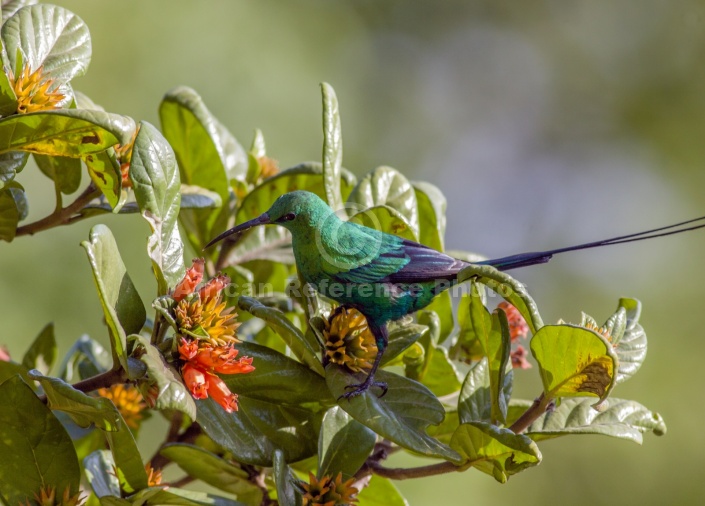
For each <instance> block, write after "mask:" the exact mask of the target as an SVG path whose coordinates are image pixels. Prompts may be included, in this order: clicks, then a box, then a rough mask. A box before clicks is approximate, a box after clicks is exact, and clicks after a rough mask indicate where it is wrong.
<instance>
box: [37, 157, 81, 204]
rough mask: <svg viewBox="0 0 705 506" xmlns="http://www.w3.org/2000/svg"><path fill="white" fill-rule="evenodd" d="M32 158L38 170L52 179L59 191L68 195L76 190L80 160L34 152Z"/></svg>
mask: <svg viewBox="0 0 705 506" xmlns="http://www.w3.org/2000/svg"><path fill="white" fill-rule="evenodd" d="M34 160H35V161H36V162H37V166H38V167H39V170H41V171H42V172H43V173H44V175H45V176H46V177H48V178H49V179H51V180H52V181H54V184H55V185H56V187H57V188H58V189H59V191H60V192H61V193H63V194H66V195H70V194H71V193H73V192H75V191H76V190H78V187H79V186H80V184H81V160H79V159H77V158H65V157H62V156H46V155H36V154H35V155H34Z"/></svg>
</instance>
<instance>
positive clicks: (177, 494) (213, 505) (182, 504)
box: [101, 486, 245, 506]
mask: <svg viewBox="0 0 705 506" xmlns="http://www.w3.org/2000/svg"><path fill="white" fill-rule="evenodd" d="M130 502H131V503H132V505H133V506H142V505H145V506H147V505H154V506H162V505H164V504H168V505H171V506H194V505H197V506H198V505H200V506H245V505H244V504H243V503H241V502H239V501H233V500H232V499H226V498H225V497H220V496H217V495H213V494H208V493H206V492H196V491H194V490H186V489H184V488H176V487H160V486H157V487H149V488H145V489H144V490H140V491H139V492H137V493H136V494H134V495H132V496H130ZM102 503H103V501H102V500H101V504H102Z"/></svg>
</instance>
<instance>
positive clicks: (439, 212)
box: [411, 181, 446, 251]
mask: <svg viewBox="0 0 705 506" xmlns="http://www.w3.org/2000/svg"><path fill="white" fill-rule="evenodd" d="M411 184H412V186H413V187H414V193H415V194H416V202H417V203H418V216H419V242H420V243H421V244H425V245H426V246H429V247H431V248H433V249H436V250H438V251H443V248H444V247H443V243H444V238H445V233H446V198H445V196H444V195H443V193H442V192H441V190H439V189H438V187H437V186H434V185H432V184H431V183H427V182H425V181H412V182H411Z"/></svg>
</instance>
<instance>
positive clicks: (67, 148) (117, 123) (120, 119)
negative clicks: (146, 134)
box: [0, 109, 135, 158]
mask: <svg viewBox="0 0 705 506" xmlns="http://www.w3.org/2000/svg"><path fill="white" fill-rule="evenodd" d="M134 129H135V128H134V122H133V121H132V119H130V118H128V117H126V116H119V115H117V114H111V113H107V112H102V111H87V110H85V109H61V110H59V109H57V110H53V111H41V112H32V113H28V114H17V115H14V116H10V117H7V118H2V119H0V153H7V152H9V151H28V152H30V153H38V154H43V155H52V156H68V157H71V158H81V157H84V156H86V155H88V154H91V153H97V152H100V151H104V150H106V149H108V148H109V147H111V146H114V145H115V144H120V143H122V142H123V140H126V141H129V137H127V136H128V135H129V134H130V132H131V131H134Z"/></svg>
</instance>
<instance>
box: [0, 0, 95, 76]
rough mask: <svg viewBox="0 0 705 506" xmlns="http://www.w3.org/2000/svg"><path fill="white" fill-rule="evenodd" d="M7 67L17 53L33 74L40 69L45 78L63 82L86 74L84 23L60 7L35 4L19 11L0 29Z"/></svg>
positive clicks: (88, 55)
mask: <svg viewBox="0 0 705 506" xmlns="http://www.w3.org/2000/svg"><path fill="white" fill-rule="evenodd" d="M2 40H3V43H4V45H5V48H6V50H7V56H8V58H9V62H10V66H11V67H10V68H13V69H14V68H16V67H17V65H16V64H17V56H16V55H17V53H18V51H20V52H21V53H22V58H23V61H24V64H25V65H29V66H30V68H31V69H32V70H33V71H34V70H36V69H38V68H39V67H40V66H42V67H44V75H46V77H47V78H52V79H56V80H57V81H58V82H59V83H65V82H68V81H70V80H71V79H73V78H74V77H77V76H82V75H83V74H85V73H86V69H87V68H88V64H89V63H90V61H91V35H90V33H89V32H88V27H87V26H86V25H85V23H84V22H83V21H82V20H81V18H79V17H78V16H76V15H75V14H74V13H72V12H71V11H69V10H67V9H64V8H63V7H57V6H55V5H49V4H39V5H31V6H27V7H23V8H21V9H19V10H18V11H17V12H16V13H15V14H14V15H13V16H12V17H11V18H10V19H8V20H7V22H5V24H4V25H3V26H2Z"/></svg>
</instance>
